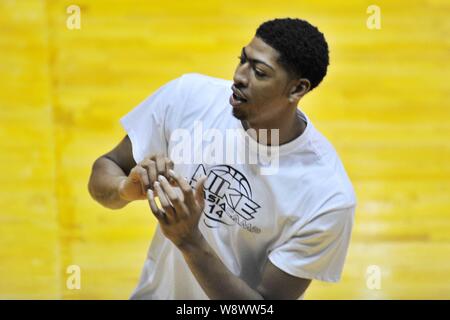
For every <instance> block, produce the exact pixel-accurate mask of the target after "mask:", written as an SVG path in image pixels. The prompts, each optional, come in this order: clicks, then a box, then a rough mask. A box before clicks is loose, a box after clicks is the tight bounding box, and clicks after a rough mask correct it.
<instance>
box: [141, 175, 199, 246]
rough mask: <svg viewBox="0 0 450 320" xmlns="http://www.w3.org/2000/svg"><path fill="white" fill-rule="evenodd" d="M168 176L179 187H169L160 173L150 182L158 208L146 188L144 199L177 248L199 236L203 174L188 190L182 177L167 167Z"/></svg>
mask: <svg viewBox="0 0 450 320" xmlns="http://www.w3.org/2000/svg"><path fill="white" fill-rule="evenodd" d="M169 176H170V177H171V178H172V179H173V180H174V181H175V185H176V186H178V187H179V188H180V189H179V190H177V189H176V188H174V187H173V186H171V184H170V183H169V181H168V180H167V179H166V178H165V177H164V176H162V175H160V176H159V177H158V181H156V182H155V183H154V190H155V192H156V195H157V196H158V197H159V201H160V203H161V206H162V209H160V208H158V206H157V204H156V201H155V195H154V193H153V191H152V190H150V189H149V190H148V191H147V198H148V202H149V204H150V209H151V210H152V212H153V214H154V215H155V217H156V218H157V219H158V221H159V223H160V226H161V229H162V232H163V233H164V235H165V236H166V237H167V238H168V239H169V240H171V241H172V242H173V243H174V244H175V245H176V246H177V247H178V248H181V247H183V246H184V245H190V244H195V243H196V241H199V240H200V239H201V238H202V234H201V232H200V230H199V228H198V222H199V220H200V217H201V215H202V213H203V208H204V207H205V199H204V190H203V186H204V184H205V181H206V179H207V177H206V176H204V177H202V178H200V179H199V180H198V181H197V185H196V186H195V190H192V188H191V186H190V185H189V183H188V182H187V181H186V179H184V178H183V177H181V176H180V175H179V174H177V173H175V172H174V171H173V170H169ZM180 190H181V192H180Z"/></svg>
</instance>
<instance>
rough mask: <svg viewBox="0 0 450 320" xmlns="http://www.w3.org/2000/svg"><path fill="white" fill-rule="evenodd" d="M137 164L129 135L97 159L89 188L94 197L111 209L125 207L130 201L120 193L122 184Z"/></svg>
mask: <svg viewBox="0 0 450 320" xmlns="http://www.w3.org/2000/svg"><path fill="white" fill-rule="evenodd" d="M135 165H136V162H135V161H134V159H133V155H132V151H131V142H130V139H129V138H128V136H125V138H123V140H122V141H121V142H120V143H119V144H118V145H117V146H116V147H115V148H114V149H113V150H111V151H110V152H108V153H107V154H105V155H103V156H101V157H100V158H98V159H97V160H95V162H94V165H93V166H92V172H91V176H90V179H89V184H88V189H89V193H90V194H91V196H92V198H94V199H95V200H96V201H97V202H99V203H100V204H102V205H103V206H105V207H107V208H110V209H119V208H122V207H124V206H125V205H126V204H127V203H129V202H130V201H128V200H125V199H123V198H122V197H121V196H120V194H119V187H120V184H121V183H123V181H124V180H125V179H126V178H127V176H128V174H129V173H130V171H131V169H132V168H133V167H134V166H135Z"/></svg>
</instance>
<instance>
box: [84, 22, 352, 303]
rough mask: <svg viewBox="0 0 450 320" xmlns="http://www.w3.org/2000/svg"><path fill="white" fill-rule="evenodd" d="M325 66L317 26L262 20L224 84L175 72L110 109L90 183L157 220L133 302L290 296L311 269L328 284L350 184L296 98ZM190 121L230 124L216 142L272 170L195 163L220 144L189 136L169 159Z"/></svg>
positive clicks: (104, 200) (111, 203)
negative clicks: (229, 137) (145, 206)
mask: <svg viewBox="0 0 450 320" xmlns="http://www.w3.org/2000/svg"><path fill="white" fill-rule="evenodd" d="M328 64H329V58H328V45H327V43H326V41H325V38H324V36H323V34H322V33H321V32H320V31H319V30H318V29H317V28H316V27H314V26H312V25H311V24H309V23H308V22H306V21H304V20H300V19H289V18H286V19H275V20H271V21H267V22H265V23H263V24H262V25H261V26H259V28H258V29H257V31H256V34H255V37H254V38H253V39H252V40H251V41H250V42H249V43H248V44H247V45H246V46H245V47H243V48H242V51H241V54H240V56H239V64H238V66H237V68H236V71H235V73H234V77H233V81H226V80H222V79H217V78H212V77H209V76H205V75H200V74H186V75H183V76H181V77H179V78H177V79H175V80H173V81H171V82H169V83H167V84H166V85H164V86H163V87H161V88H160V89H159V90H157V91H156V92H155V93H154V94H153V95H151V96H150V97H149V98H148V99H146V100H145V101H144V102H142V103H141V104H140V105H138V106H137V107H136V108H135V109H134V110H132V111H131V112H129V113H128V114H127V115H125V116H124V117H123V118H122V119H121V123H122V125H123V127H124V128H125V130H126V132H127V135H126V136H125V138H124V139H123V140H122V141H121V142H120V143H119V144H118V145H117V147H115V148H114V149H113V150H112V151H110V152H108V153H107V154H105V155H103V156H101V157H100V158H98V159H97V160H96V161H95V163H94V165H93V168H92V174H91V177H90V181H89V191H90V194H91V195H92V197H93V198H94V199H95V200H97V201H98V202H99V203H101V204H102V205H104V206H106V207H108V208H112V209H119V208H122V207H123V206H125V205H126V204H127V203H129V202H131V201H135V200H141V199H147V200H148V202H149V206H150V209H151V212H152V213H153V215H154V216H155V217H156V219H157V221H158V226H157V229H156V233H155V235H154V238H153V241H152V243H151V246H150V249H149V251H148V254H147V259H146V261H145V264H144V267H143V271H142V275H141V279H140V281H139V284H138V286H137V288H136V289H135V291H134V292H133V294H132V296H131V298H132V299H301V298H303V295H304V293H305V291H306V289H307V288H308V286H309V285H310V283H311V281H312V280H313V279H317V280H320V281H327V282H337V281H339V279H340V276H341V273H342V269H343V265H344V260H345V257H346V254H347V248H348V245H349V240H350V235H351V230H352V225H353V218H354V211H355V206H356V199H355V194H354V191H353V187H352V184H351V182H350V180H349V178H348V176H347V174H346V172H345V169H344V167H343V165H342V163H341V161H340V159H339V157H338V155H337V153H336V151H335V150H334V148H333V147H332V145H331V144H330V143H329V142H328V141H327V139H326V138H325V137H324V136H323V135H321V134H320V132H319V131H318V130H317V129H316V128H315V127H314V125H313V123H312V122H311V120H310V119H309V118H308V117H307V116H306V114H305V113H304V112H302V111H300V110H299V109H298V108H297V105H298V103H299V101H300V100H301V99H302V98H303V97H304V96H305V95H306V94H307V93H308V92H310V91H311V90H313V89H314V88H316V87H317V86H318V85H319V83H320V82H321V81H322V79H323V78H324V77H325V75H326V73H327V67H328ZM199 125H201V126H202V128H203V129H204V130H205V129H214V131H213V132H214V133H215V134H216V135H219V136H220V135H222V136H225V133H226V132H227V130H235V131H236V132H238V133H239V134H237V135H236V136H235V138H236V139H235V142H236V144H235V145H233V144H232V143H231V142H229V141H227V142H226V145H222V147H224V148H225V147H228V146H230V145H233V147H232V148H231V149H239V154H241V153H242V152H244V151H245V152H246V153H248V154H249V155H250V156H251V155H255V153H258V152H260V151H261V150H260V149H261V148H260V147H262V149H263V150H264V153H266V152H267V154H268V155H269V156H268V161H269V163H270V164H274V163H275V164H276V166H273V167H272V169H274V170H272V171H267V172H269V173H267V172H263V169H265V168H266V169H267V162H265V163H263V162H260V161H255V162H253V163H250V162H248V161H247V162H246V161H241V162H239V161H235V162H233V161H231V162H230V161H225V160H224V161H223V162H222V163H220V162H217V161H216V162H214V163H210V162H208V161H206V160H205V159H204V158H201V160H199V161H197V160H196V159H195V156H197V155H199V154H202V153H205V150H211V148H216V147H217V146H220V145H221V142H220V141H219V140H217V141H214V143H211V140H209V144H208V141H206V142H205V141H203V142H202V143H193V144H189V143H188V142H186V141H190V140H189V139H187V140H186V141H184V143H185V145H184V149H183V152H184V154H183V157H184V158H183V157H182V158H183V159H186V158H187V159H191V160H189V161H179V160H177V161H175V160H174V159H173V158H174V157H175V156H176V155H177V152H175V149H177V148H178V147H179V143H180V137H187V138H190V137H194V136H195V135H196V133H195V132H196V130H197V129H198V126H199ZM262 129H266V130H269V131H271V133H270V134H268V135H266V136H263V135H262V134H261V133H260V132H261V130H262ZM273 132H275V133H277V135H273V136H272V135H271V134H272V133H273ZM174 136H176V137H174ZM267 136H270V137H269V138H267ZM194 140H195V139H194ZM186 145H187V147H186ZM208 148H209V149H208ZM218 150H220V148H218V149H216V150H215V151H218ZM228 150H230V149H228ZM212 154H213V153H212V152H206V155H207V156H208V155H209V156H211V155H212ZM192 155H194V156H192ZM273 155H275V156H276V159H274V158H273V157H272V156H273ZM257 156H259V155H257ZM178 158H179V157H178ZM256 158H257V159H259V158H258V157H256ZM266 160H267V159H266ZM156 197H158V198H159V202H160V203H159V204H158V203H157V202H156V201H155V198H156Z"/></svg>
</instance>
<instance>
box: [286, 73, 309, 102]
mask: <svg viewBox="0 0 450 320" xmlns="http://www.w3.org/2000/svg"><path fill="white" fill-rule="evenodd" d="M310 88H311V82H309V80H308V79H305V78H301V79H297V80H295V81H294V82H293V84H292V86H291V89H290V91H289V101H290V102H298V101H299V100H300V99H301V98H302V97H303V96H304V95H305V94H306V93H308V91H309V89H310Z"/></svg>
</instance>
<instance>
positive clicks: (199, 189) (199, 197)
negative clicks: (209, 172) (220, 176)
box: [195, 176, 208, 207]
mask: <svg viewBox="0 0 450 320" xmlns="http://www.w3.org/2000/svg"><path fill="white" fill-rule="evenodd" d="M207 179H208V177H207V176H203V177H201V178H200V179H199V180H198V181H197V185H196V186H195V200H196V201H197V205H198V206H200V207H203V205H204V203H205V189H204V187H205V182H206V180H207Z"/></svg>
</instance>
